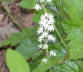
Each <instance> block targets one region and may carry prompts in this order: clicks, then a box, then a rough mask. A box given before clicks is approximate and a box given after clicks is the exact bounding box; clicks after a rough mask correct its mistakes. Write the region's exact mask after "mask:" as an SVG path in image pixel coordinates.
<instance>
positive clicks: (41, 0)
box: [34, 0, 52, 11]
mask: <svg viewBox="0 0 83 72" xmlns="http://www.w3.org/2000/svg"><path fill="white" fill-rule="evenodd" d="M45 1H46V2H48V3H51V2H52V0H40V3H41V2H45ZM34 9H36V10H37V11H39V10H41V9H42V7H41V5H39V4H36V5H35V7H34Z"/></svg>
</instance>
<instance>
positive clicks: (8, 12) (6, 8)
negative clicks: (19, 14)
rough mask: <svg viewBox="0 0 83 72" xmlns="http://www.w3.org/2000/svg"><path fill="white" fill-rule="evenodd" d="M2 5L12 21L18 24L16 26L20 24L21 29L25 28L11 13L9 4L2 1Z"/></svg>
mask: <svg viewBox="0 0 83 72" xmlns="http://www.w3.org/2000/svg"><path fill="white" fill-rule="evenodd" d="M0 6H1V7H3V8H4V10H5V11H6V12H7V14H8V16H9V17H10V18H11V19H12V21H13V22H14V23H15V24H16V26H18V27H19V28H20V30H23V27H22V26H21V24H19V23H18V21H17V20H16V19H15V18H14V17H13V16H12V14H11V13H10V9H9V8H8V6H7V5H6V4H4V3H3V2H2V3H1V5H0Z"/></svg>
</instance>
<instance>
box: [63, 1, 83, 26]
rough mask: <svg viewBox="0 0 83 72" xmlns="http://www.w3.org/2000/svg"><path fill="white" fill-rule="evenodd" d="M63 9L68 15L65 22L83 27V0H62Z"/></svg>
mask: <svg viewBox="0 0 83 72" xmlns="http://www.w3.org/2000/svg"><path fill="white" fill-rule="evenodd" d="M63 1H64V10H65V12H66V13H67V14H68V15H69V18H68V20H67V21H66V20H65V22H66V23H65V24H69V25H72V26H79V27H81V26H82V27H83V4H82V3H83V0H63Z"/></svg>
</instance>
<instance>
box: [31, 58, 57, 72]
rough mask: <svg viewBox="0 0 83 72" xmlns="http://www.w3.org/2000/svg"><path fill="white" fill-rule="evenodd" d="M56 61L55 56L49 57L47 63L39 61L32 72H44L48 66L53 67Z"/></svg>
mask: <svg viewBox="0 0 83 72" xmlns="http://www.w3.org/2000/svg"><path fill="white" fill-rule="evenodd" d="M57 62H58V61H57V59H56V58H50V60H49V63H43V62H41V63H40V64H39V65H38V67H37V68H35V69H34V70H33V71H32V72H46V71H47V70H49V69H50V67H53V66H54V65H55V64H57Z"/></svg>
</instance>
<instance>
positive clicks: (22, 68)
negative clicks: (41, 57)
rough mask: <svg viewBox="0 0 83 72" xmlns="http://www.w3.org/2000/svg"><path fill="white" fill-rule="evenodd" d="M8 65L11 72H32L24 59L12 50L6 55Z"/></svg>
mask: <svg viewBox="0 0 83 72" xmlns="http://www.w3.org/2000/svg"><path fill="white" fill-rule="evenodd" d="M6 63H7V66H8V68H9V70H10V72H30V68H29V65H28V63H27V62H26V60H25V59H24V57H23V56H22V55H21V54H20V53H18V52H17V51H14V50H12V49H8V50H7V53H6Z"/></svg>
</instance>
